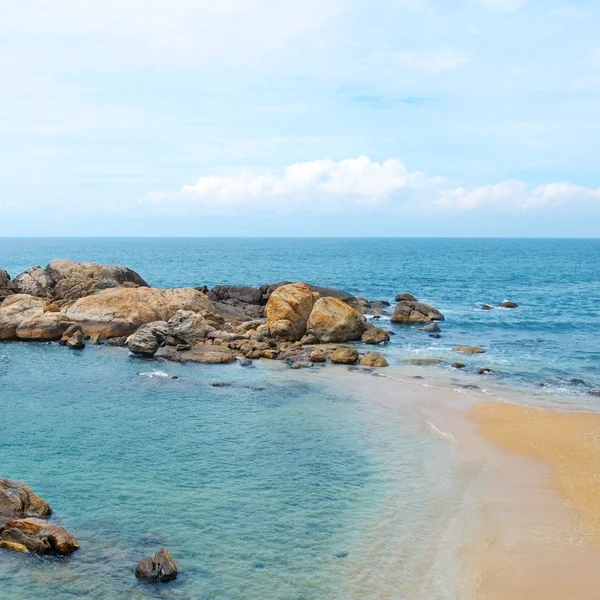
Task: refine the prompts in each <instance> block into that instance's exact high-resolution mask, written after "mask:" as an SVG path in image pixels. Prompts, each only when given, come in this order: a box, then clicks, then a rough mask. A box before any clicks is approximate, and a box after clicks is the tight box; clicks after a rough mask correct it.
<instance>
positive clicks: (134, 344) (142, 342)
mask: <svg viewBox="0 0 600 600" xmlns="http://www.w3.org/2000/svg"><path fill="white" fill-rule="evenodd" d="M168 334H169V325H168V323H167V322H166V321H154V322H153V323H146V324H145V325H142V326H141V327H140V328H138V329H137V331H136V332H135V333H133V334H132V335H130V336H129V337H128V338H127V347H128V348H129V351H130V352H132V353H133V354H139V355H141V356H154V355H155V354H156V353H157V352H158V349H159V348H160V346H161V344H162V343H163V342H164V341H165V339H166V337H167V335H168Z"/></svg>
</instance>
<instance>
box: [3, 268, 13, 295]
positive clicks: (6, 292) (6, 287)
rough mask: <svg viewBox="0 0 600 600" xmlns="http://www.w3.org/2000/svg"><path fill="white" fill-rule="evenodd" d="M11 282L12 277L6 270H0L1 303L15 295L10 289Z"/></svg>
mask: <svg viewBox="0 0 600 600" xmlns="http://www.w3.org/2000/svg"><path fill="white" fill-rule="evenodd" d="M10 281H11V279H10V275H9V274H8V273H7V272H6V271H5V270H4V269H0V302H2V300H4V298H6V297H7V296H11V295H12V294H13V293H14V292H13V290H12V289H11V288H10Z"/></svg>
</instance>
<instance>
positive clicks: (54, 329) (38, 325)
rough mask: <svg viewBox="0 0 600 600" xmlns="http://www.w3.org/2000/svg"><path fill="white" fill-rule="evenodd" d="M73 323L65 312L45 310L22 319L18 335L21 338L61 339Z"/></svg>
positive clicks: (17, 331)
mask: <svg viewBox="0 0 600 600" xmlns="http://www.w3.org/2000/svg"><path fill="white" fill-rule="evenodd" d="M71 325H73V321H69V319H68V318H67V315H66V314H65V313H62V312H45V313H43V314H41V315H35V316H33V317H28V318H27V319H24V320H23V321H21V323H19V326H18V327H17V330H16V336H17V338H18V339H20V340H49V341H52V340H60V339H61V337H62V336H63V334H64V332H65V331H66V330H67V329H68V328H69V327H70V326H71Z"/></svg>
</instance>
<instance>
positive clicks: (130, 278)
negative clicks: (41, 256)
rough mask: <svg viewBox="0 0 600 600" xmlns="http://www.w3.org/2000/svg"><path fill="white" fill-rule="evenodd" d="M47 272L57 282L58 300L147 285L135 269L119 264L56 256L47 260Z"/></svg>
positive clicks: (56, 294) (66, 300)
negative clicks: (100, 291)
mask: <svg viewBox="0 0 600 600" xmlns="http://www.w3.org/2000/svg"><path fill="white" fill-rule="evenodd" d="M46 272H47V274H48V275H49V276H50V278H51V279H52V280H53V282H54V287H53V289H52V296H53V298H54V299H55V300H56V301H57V302H59V303H68V302H73V301H75V300H78V299H79V298H83V297H85V296H89V295H90V294H93V293H95V292H97V291H99V290H104V289H108V288H118V287H125V288H131V287H148V284H147V283H146V282H145V281H144V280H143V279H142V277H140V275H138V274H137V273H136V272H135V271H132V270H131V269H129V268H127V267H122V266H119V265H103V264H99V263H90V262H73V261H71V260H66V259H56V260H53V261H51V262H50V263H49V264H48V266H47V267H46Z"/></svg>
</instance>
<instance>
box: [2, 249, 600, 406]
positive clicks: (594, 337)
mask: <svg viewBox="0 0 600 600" xmlns="http://www.w3.org/2000/svg"><path fill="white" fill-rule="evenodd" d="M56 257H63V258H71V259H73V260H91V261H99V262H112V263H117V264H125V265H128V266H130V267H131V268H133V269H135V270H137V271H138V272H139V273H140V274H141V275H142V276H143V277H145V278H146V279H147V281H148V282H149V283H150V284H151V285H155V286H166V287H176V286H188V285H192V286H198V285H204V284H206V285H208V286H212V285H216V284H222V283H229V284H240V285H260V284H262V283H267V282H275V281H280V280H292V281H295V280H302V281H307V282H309V283H318V284H321V285H328V286H332V287H338V288H342V289H345V290H348V291H350V292H352V293H355V294H358V295H364V296H366V297H368V298H370V299H385V300H390V301H391V300H393V298H394V297H395V295H396V294H397V293H399V292H405V291H410V292H412V293H413V294H415V295H416V296H417V297H418V298H419V299H421V300H424V301H426V302H430V303H431V304H433V305H434V306H436V307H439V308H440V309H441V310H442V312H443V313H444V314H445V315H446V319H447V320H446V322H445V323H444V325H443V329H444V336H443V338H442V339H441V340H432V339H430V338H429V337H427V336H426V335H424V334H423V333H421V332H418V331H416V329H414V328H406V327H396V326H392V329H393V330H394V331H395V333H396V336H395V337H394V338H393V340H392V343H391V345H390V347H389V348H388V349H387V352H388V354H389V355H390V356H391V358H392V361H394V360H396V362H399V361H400V360H401V359H402V358H406V357H412V356H415V352H417V353H420V354H422V355H423V356H436V357H440V358H444V359H448V360H450V359H454V360H455V359H456V356H455V355H454V356H453V355H452V353H451V352H450V349H451V348H452V346H453V345H456V344H476V345H480V346H483V347H485V348H486V350H487V353H486V354H485V355H484V356H480V357H477V358H476V359H468V358H467V360H466V361H465V362H468V363H472V364H473V367H474V368H475V367H481V366H489V367H491V368H493V369H494V371H495V375H494V376H493V378H494V379H496V380H497V381H499V382H501V383H503V384H505V385H509V386H513V387H526V388H529V389H538V390H539V389H540V388H539V385H540V384H544V388H543V389H541V390H540V391H541V392H542V393H544V394H561V395H565V396H574V397H578V399H579V400H581V399H584V400H587V401H589V402H594V399H593V397H589V396H588V392H589V391H591V390H594V389H600V344H599V342H598V340H599V339H600V268H599V267H598V265H600V240H535V239H533V240H526V239H218V238H216V239H210V238H209V239H179V238H178V239H143V238H142V239H120V238H116V239H111V238H108V239H107V238H104V239H76V238H71V239H11V238H0V268H4V269H6V270H8V271H9V273H11V275H13V276H15V275H17V274H18V273H20V272H21V271H23V270H25V269H27V268H29V267H30V266H32V265H34V264H41V265H45V264H47V263H48V262H49V261H50V260H51V259H52V258H56ZM505 299H510V300H513V301H515V302H517V303H518V304H519V309H518V310H514V311H511V310H502V309H501V310H493V311H487V312H486V311H481V310H478V306H479V305H480V304H481V303H489V304H492V305H495V304H497V303H499V302H501V301H503V300H505ZM382 323H384V324H385V321H382ZM386 325H389V323H387V324H386ZM450 362H451V360H450ZM573 380H583V381H584V382H585V383H584V384H581V381H573Z"/></svg>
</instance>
